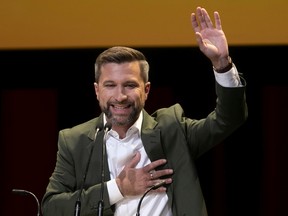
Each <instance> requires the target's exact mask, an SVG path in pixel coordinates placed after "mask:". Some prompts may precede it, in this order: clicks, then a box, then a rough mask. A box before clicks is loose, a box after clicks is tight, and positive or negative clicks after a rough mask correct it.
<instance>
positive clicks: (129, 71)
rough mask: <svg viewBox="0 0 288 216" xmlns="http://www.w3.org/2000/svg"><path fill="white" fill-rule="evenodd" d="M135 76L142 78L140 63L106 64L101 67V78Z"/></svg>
mask: <svg viewBox="0 0 288 216" xmlns="http://www.w3.org/2000/svg"><path fill="white" fill-rule="evenodd" d="M123 76H133V77H137V78H138V77H139V78H140V66H139V62H137V61H133V62H124V63H120V64H119V63H106V64H104V65H102V67H101V76H100V79H101V77H102V78H104V77H123Z"/></svg>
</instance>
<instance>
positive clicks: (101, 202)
mask: <svg viewBox="0 0 288 216" xmlns="http://www.w3.org/2000/svg"><path fill="white" fill-rule="evenodd" d="M111 128H112V124H111V123H109V122H107V123H106V124H105V126H104V137H103V145H102V163H101V191H100V200H99V202H98V214H97V215H98V216H103V209H104V200H103V194H104V181H105V170H104V163H105V155H106V140H107V133H108V131H109V130H111Z"/></svg>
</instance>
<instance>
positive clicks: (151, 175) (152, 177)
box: [149, 170, 155, 179]
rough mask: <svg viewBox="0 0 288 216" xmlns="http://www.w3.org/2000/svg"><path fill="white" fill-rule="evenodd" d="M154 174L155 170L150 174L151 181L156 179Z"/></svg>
mask: <svg viewBox="0 0 288 216" xmlns="http://www.w3.org/2000/svg"><path fill="white" fill-rule="evenodd" d="M154 172H155V170H151V171H150V172H149V174H150V178H151V179H154V176H153V174H154Z"/></svg>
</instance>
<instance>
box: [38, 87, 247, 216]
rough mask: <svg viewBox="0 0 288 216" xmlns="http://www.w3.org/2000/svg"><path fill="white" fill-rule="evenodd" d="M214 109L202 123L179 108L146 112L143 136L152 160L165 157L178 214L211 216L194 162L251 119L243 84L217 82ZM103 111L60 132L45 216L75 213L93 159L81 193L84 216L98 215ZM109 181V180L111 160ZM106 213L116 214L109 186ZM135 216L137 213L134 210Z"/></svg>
mask: <svg viewBox="0 0 288 216" xmlns="http://www.w3.org/2000/svg"><path fill="white" fill-rule="evenodd" d="M216 94H217V100H216V108H215V109H214V110H213V111H212V112H211V113H210V114H209V115H208V116H207V117H206V118H204V119H200V120H196V119H191V118H187V117H185V115H184V111H183V109H182V108H181V106H180V105H179V104H175V105H173V106H171V107H168V108H163V109H159V110H157V111H156V112H154V113H153V114H152V115H149V114H148V113H147V112H146V111H145V110H143V113H144V118H143V124H142V131H141V138H142V141H143V145H144V148H145V150H146V152H147V155H148V157H149V158H150V160H151V161H154V160H157V159H160V158H166V159H167V160H168V163H167V164H166V165H165V167H169V168H172V169H173V170H174V174H173V176H172V178H173V183H172V184H171V185H169V186H167V195H168V198H169V199H168V200H169V201H168V202H169V205H170V206H171V209H172V212H173V215H175V216H184V215H185V216H204V215H207V211H206V206H205V200H204V198H203V195H202V191H201V187H200V182H199V178H198V174H197V171H196V167H195V160H196V159H197V158H198V157H199V156H201V155H203V154H204V153H205V152H207V151H208V150H209V149H211V148H212V147H214V146H215V145H217V144H219V143H220V142H221V141H223V140H224V139H225V138H227V137H228V136H229V135H230V134H231V133H232V132H233V131H235V130H236V129H237V128H238V127H240V126H241V124H243V123H244V121H245V120H246V118H247V106H246V100H245V85H244V86H243V87H237V88H225V87H221V86H220V85H219V84H217V82H216ZM102 121H103V113H102V114H101V115H100V116H99V117H97V118H94V119H92V120H90V121H88V122H85V123H83V124H80V125H77V126H75V127H73V128H69V129H64V130H61V131H60V132H59V140H58V152H57V162H56V166H55V170H54V172H53V174H52V176H51V177H50V180H49V184H48V186H47V189H46V193H45V194H44V197H43V199H42V205H41V207H42V213H43V215H44V216H58V215H63V216H68V215H73V213H74V206H75V202H76V200H77V198H78V196H79V192H80V188H81V185H82V182H83V175H84V173H85V167H86V165H87V163H88V157H89V154H90V151H91V148H92V147H93V146H94V147H93V152H92V157H91V161H90V165H89V169H88V173H87V176H86V180H85V186H84V190H83V191H82V194H81V204H82V206H81V216H84V215H96V208H97V206H98V201H99V199H100V189H101V155H102V154H101V152H102V150H101V147H102V140H103V135H104V132H103V130H102V131H100V132H99V133H98V135H97V138H96V140H95V141H94V136H95V126H96V125H99V124H100V125H103V122H102ZM104 168H105V180H106V181H108V180H109V179H110V176H109V167H108V162H107V158H106V159H105V164H104ZM104 204H105V206H104V207H105V210H104V215H113V207H114V206H111V205H110V204H109V197H108V192H107V187H106V183H105V187H104ZM135 215H136V212H135Z"/></svg>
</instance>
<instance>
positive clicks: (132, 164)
mask: <svg viewBox="0 0 288 216" xmlns="http://www.w3.org/2000/svg"><path fill="white" fill-rule="evenodd" d="M140 158H141V154H140V152H136V154H135V155H134V156H133V158H132V160H131V161H130V162H129V163H127V164H126V165H125V167H128V168H134V167H135V166H136V165H137V164H138V163H139V161H140Z"/></svg>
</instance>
